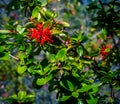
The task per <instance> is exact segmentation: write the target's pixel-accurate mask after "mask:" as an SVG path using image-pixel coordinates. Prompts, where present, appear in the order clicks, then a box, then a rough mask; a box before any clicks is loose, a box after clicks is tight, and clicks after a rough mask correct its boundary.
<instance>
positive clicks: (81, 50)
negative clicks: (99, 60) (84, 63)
mask: <svg viewBox="0 0 120 104" xmlns="http://www.w3.org/2000/svg"><path fill="white" fill-rule="evenodd" d="M77 52H78V54H79V56H82V55H83V49H82V46H79V47H78V48H77Z"/></svg>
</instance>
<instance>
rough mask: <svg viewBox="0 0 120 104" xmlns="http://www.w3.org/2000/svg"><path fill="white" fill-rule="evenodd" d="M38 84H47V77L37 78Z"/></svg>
mask: <svg viewBox="0 0 120 104" xmlns="http://www.w3.org/2000/svg"><path fill="white" fill-rule="evenodd" d="M36 84H37V85H40V86H41V85H45V84H46V79H45V78H39V79H37V82H36Z"/></svg>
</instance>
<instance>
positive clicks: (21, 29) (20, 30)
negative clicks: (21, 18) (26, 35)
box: [17, 25, 25, 34]
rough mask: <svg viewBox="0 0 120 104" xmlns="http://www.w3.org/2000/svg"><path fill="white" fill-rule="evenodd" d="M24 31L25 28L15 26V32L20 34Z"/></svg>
mask: <svg viewBox="0 0 120 104" xmlns="http://www.w3.org/2000/svg"><path fill="white" fill-rule="evenodd" d="M24 31H25V28H22V26H21V25H17V32H18V33H19V34H22V33H23V32H24Z"/></svg>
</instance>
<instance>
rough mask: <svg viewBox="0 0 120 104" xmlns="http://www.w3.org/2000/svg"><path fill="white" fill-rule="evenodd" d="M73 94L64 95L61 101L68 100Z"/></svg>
mask: <svg viewBox="0 0 120 104" xmlns="http://www.w3.org/2000/svg"><path fill="white" fill-rule="evenodd" d="M70 97H71V96H62V98H61V101H66V100H68V99H69V98H70Z"/></svg>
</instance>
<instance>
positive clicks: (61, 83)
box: [60, 81, 69, 90]
mask: <svg viewBox="0 0 120 104" xmlns="http://www.w3.org/2000/svg"><path fill="white" fill-rule="evenodd" d="M60 85H61V86H62V87H63V88H65V89H66V90H69V88H67V87H66V86H65V85H64V84H63V82H62V81H60Z"/></svg>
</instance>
